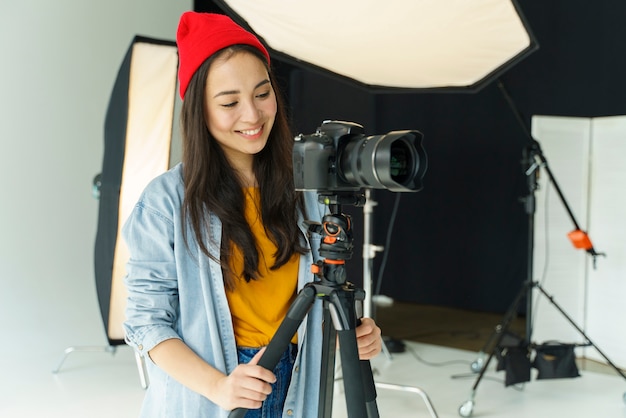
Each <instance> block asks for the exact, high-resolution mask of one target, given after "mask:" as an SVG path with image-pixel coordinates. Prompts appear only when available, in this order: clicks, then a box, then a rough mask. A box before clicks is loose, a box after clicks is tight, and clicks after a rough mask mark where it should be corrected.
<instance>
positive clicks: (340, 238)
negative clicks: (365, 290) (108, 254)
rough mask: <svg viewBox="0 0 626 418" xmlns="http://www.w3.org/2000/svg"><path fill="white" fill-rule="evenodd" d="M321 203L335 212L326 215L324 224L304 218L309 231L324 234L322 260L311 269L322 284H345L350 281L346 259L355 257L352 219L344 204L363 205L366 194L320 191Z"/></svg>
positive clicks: (321, 247) (320, 251) (321, 249)
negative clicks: (353, 254)
mask: <svg viewBox="0 0 626 418" xmlns="http://www.w3.org/2000/svg"><path fill="white" fill-rule="evenodd" d="M318 200H319V202H320V203H324V204H327V205H328V206H329V208H330V211H331V213H330V214H328V215H326V216H324V218H322V223H319V222H312V221H304V224H305V225H306V227H307V229H308V231H309V232H312V233H315V234H318V235H321V236H322V242H321V244H320V248H319V253H320V256H322V257H324V260H319V261H318V262H317V263H316V264H314V265H313V266H312V268H311V270H312V271H313V273H314V274H315V275H316V276H317V277H318V278H319V279H320V281H321V283H322V284H324V285H328V286H333V285H337V286H342V285H344V284H346V282H347V274H346V267H345V262H346V260H350V259H351V258H352V253H353V249H354V239H353V236H352V219H351V217H350V215H346V214H344V213H341V205H342V204H350V205H354V206H363V205H364V204H365V196H364V195H363V194H362V193H360V192H343V193H334V194H326V193H325V194H319V195H318Z"/></svg>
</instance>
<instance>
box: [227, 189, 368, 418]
mask: <svg viewBox="0 0 626 418" xmlns="http://www.w3.org/2000/svg"><path fill="white" fill-rule="evenodd" d="M318 199H319V200H320V202H321V203H326V204H328V205H329V207H330V209H331V214H329V215H326V216H324V218H323V219H322V223H321V224H320V223H317V222H311V221H305V225H306V226H307V228H308V231H309V232H312V233H316V234H319V235H321V236H322V241H321V243H320V248H319V254H320V256H321V257H325V259H323V260H320V261H318V262H317V263H316V264H313V266H312V268H311V270H312V271H313V273H314V274H315V275H316V277H317V279H316V280H315V281H314V282H311V283H307V284H306V285H305V286H304V288H303V289H302V290H301V291H300V292H299V293H298V295H297V296H296V299H295V300H294V302H293V303H292V305H291V306H290V308H289V310H288V311H287V315H286V317H285V319H284V320H283V322H282V323H281V324H280V326H279V327H278V329H277V331H276V333H275V334H274V336H273V337H272V340H271V341H270V343H269V344H268V346H267V348H266V350H265V352H264V353H263V355H262V356H261V358H260V359H259V362H258V364H259V365H260V366H262V367H264V368H266V369H268V370H273V369H274V367H275V366H276V364H278V361H279V359H280V357H281V355H282V353H283V352H284V351H285V350H286V349H287V347H288V346H289V344H290V342H291V339H292V337H293V336H294V335H295V333H296V332H297V330H298V327H299V325H300V324H301V323H302V321H303V320H304V317H305V316H306V314H307V313H308V312H309V310H310V309H311V307H312V306H313V303H314V302H315V300H316V299H317V298H320V299H321V300H322V303H323V323H324V327H323V333H322V344H323V345H322V369H321V377H320V399H319V408H318V417H320V418H328V417H330V416H332V397H333V385H334V367H335V351H336V350H335V341H336V340H337V338H338V339H339V351H340V355H341V368H342V371H343V382H344V391H345V397H346V405H347V408H348V417H349V418H366V417H367V418H378V417H379V415H378V406H377V404H376V389H375V386H374V377H373V375H372V369H371V366H370V362H369V361H368V360H359V353H358V347H357V341H356V331H355V330H356V327H357V326H358V325H359V322H360V319H359V318H360V317H361V312H360V311H361V310H362V301H363V299H364V297H365V292H364V290H363V289H359V288H356V287H355V286H354V285H353V284H352V283H350V282H348V281H347V275H346V268H345V261H346V260H349V259H350V258H351V257H352V249H353V239H352V229H351V219H350V217H349V216H347V215H344V214H342V213H341V205H342V204H348V203H349V204H353V205H356V206H359V205H362V204H363V201H364V198H363V196H362V195H359V194H356V193H344V194H341V193H340V194H330V195H321V194H320V195H319V196H318ZM246 412H247V409H245V408H238V409H235V410H233V411H232V412H231V413H230V415H229V418H242V417H243V416H244V415H245V414H246Z"/></svg>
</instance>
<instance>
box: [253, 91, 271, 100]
mask: <svg viewBox="0 0 626 418" xmlns="http://www.w3.org/2000/svg"><path fill="white" fill-rule="evenodd" d="M270 93H271V92H270V91H269V90H268V91H266V92H264V93H261V94H258V95H257V96H256V97H258V98H259V99H265V98H267V97H269V96H270Z"/></svg>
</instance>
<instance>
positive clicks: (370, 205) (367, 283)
mask: <svg viewBox="0 0 626 418" xmlns="http://www.w3.org/2000/svg"><path fill="white" fill-rule="evenodd" d="M364 193H365V204H364V205H363V288H364V289H365V298H364V301H363V314H364V316H365V317H371V315H372V312H373V311H374V309H373V306H374V302H373V280H372V264H373V260H374V257H376V253H377V252H381V251H383V250H384V249H385V248H384V247H382V246H380V245H374V244H372V232H371V231H372V220H373V213H374V207H375V206H376V205H377V202H376V201H375V200H374V199H373V198H372V192H371V189H365V191H364ZM382 349H383V352H384V354H385V356H386V357H387V359H388V360H392V356H391V353H390V351H389V349H388V348H387V345H386V344H385V341H384V340H383V342H382ZM374 384H375V386H376V388H378V389H388V390H394V391H401V392H409V393H415V394H417V395H419V396H420V397H421V398H422V400H423V401H424V403H425V404H426V407H427V408H428V412H429V413H430V415H431V417H433V418H437V417H438V415H437V412H436V411H435V407H434V406H433V404H432V402H431V401H430V398H429V397H428V394H427V393H426V392H424V390H422V389H421V388H419V387H415V386H406V385H397V384H391V383H382V382H375V383H374Z"/></svg>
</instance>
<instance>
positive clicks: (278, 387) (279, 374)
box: [237, 344, 298, 418]
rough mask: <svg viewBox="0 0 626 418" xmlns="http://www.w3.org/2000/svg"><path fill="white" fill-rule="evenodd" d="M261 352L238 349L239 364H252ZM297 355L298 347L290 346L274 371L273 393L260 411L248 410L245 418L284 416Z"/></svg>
mask: <svg viewBox="0 0 626 418" xmlns="http://www.w3.org/2000/svg"><path fill="white" fill-rule="evenodd" d="M259 350H260V348H241V347H237V355H238V357H239V364H245V363H248V362H250V360H252V357H254V355H255V354H256V353H258V352H259ZM296 354H298V346H297V345H296V344H290V345H289V347H288V348H287V350H285V352H284V353H283V355H282V356H281V358H280V360H278V364H277V365H276V367H275V368H274V370H273V372H274V374H275V375H276V382H275V383H273V384H272V393H270V394H269V395H268V396H267V398H266V399H265V401H263V405H262V406H261V407H260V408H259V409H250V410H248V413H247V414H246V415H245V418H281V417H282V416H283V406H284V405H285V398H286V397H287V390H288V389H289V383H290V382H291V371H292V369H293V363H294V362H295V361H296Z"/></svg>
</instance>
